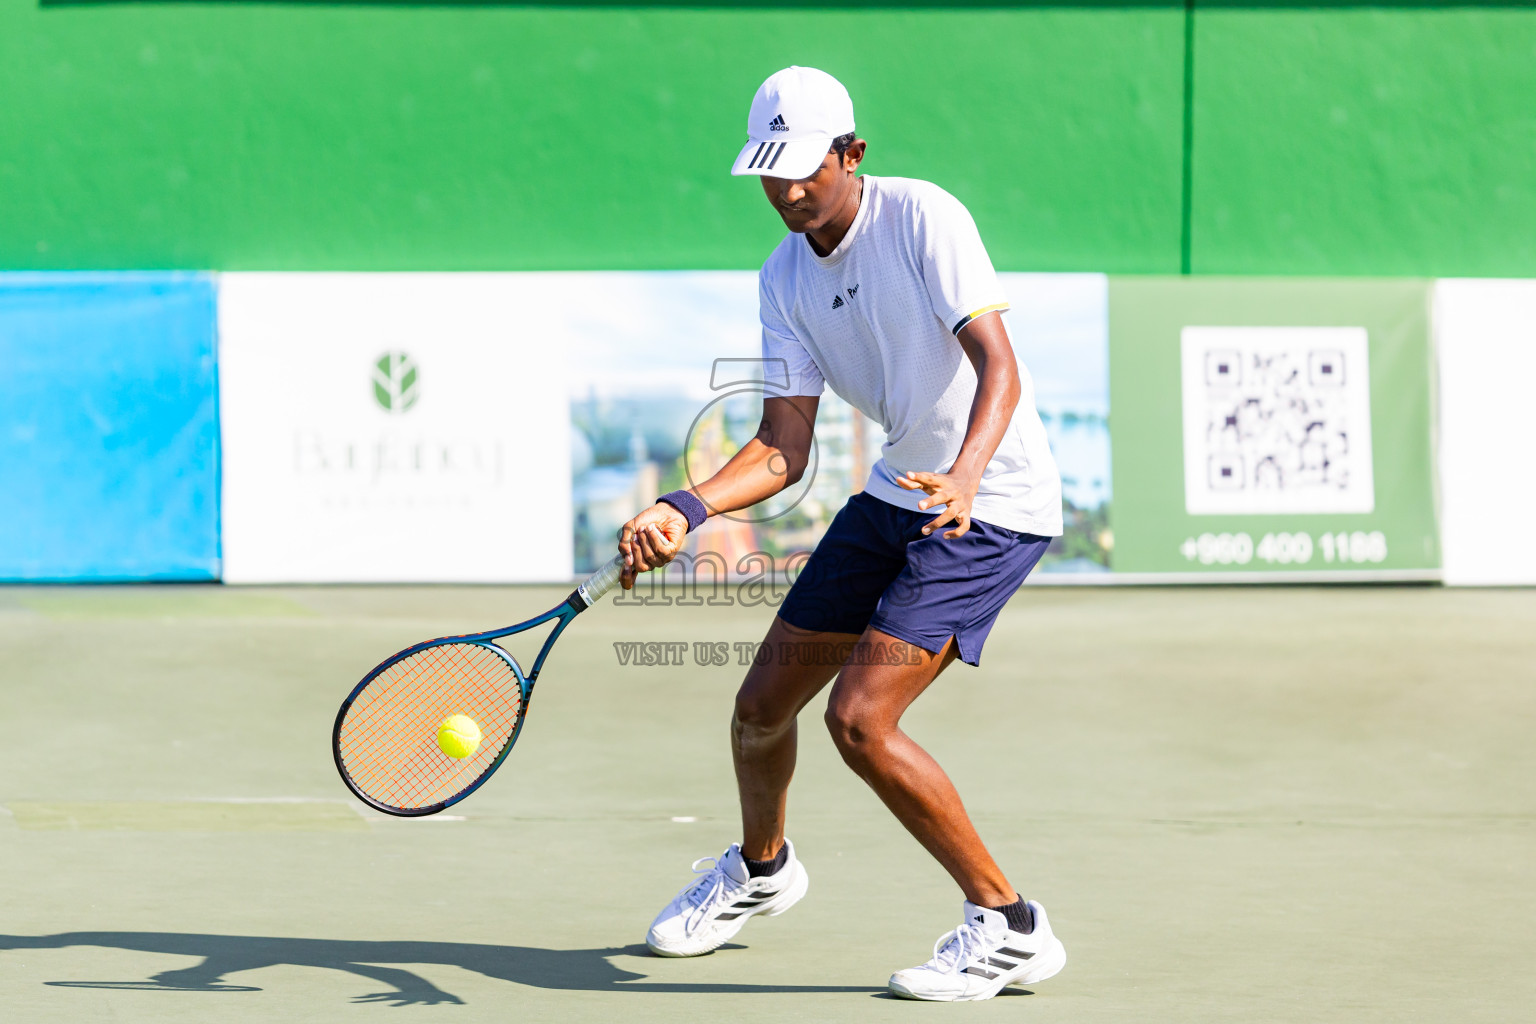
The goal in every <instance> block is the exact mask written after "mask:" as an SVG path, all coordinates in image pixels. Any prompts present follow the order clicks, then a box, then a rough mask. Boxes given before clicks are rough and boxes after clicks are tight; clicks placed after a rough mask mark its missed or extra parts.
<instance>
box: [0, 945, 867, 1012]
mask: <svg viewBox="0 0 1536 1024" xmlns="http://www.w3.org/2000/svg"><path fill="white" fill-rule="evenodd" d="M68 946H101V947H106V948H110V949H124V950H131V951H134V952H140V953H164V954H167V955H170V956H200V957H202V958H203V962H202V963H200V964H196V965H195V966H192V967H185V968H182V969H180V970H174V971H161V972H160V973H159V974H155V975H151V976H150V977H149V978H147V979H145V980H143V981H50V982H46V983H45V984H48V985H56V986H60V987H65V988H105V989H149V990H157V991H168V992H177V991H179V992H259V991H261V989H260V988H259V987H257V986H253V985H244V984H230V983H227V982H226V981H225V978H226V977H228V976H229V975H231V974H239V973H242V972H244V971H255V970H260V969H261V968H263V967H275V966H278V965H282V964H291V965H294V966H298V967H328V968H331V969H332V970H337V971H347V972H349V973H351V974H356V975H360V976H361V977H364V978H369V979H371V980H373V981H377V982H380V983H382V984H385V985H390V986H392V989H391V990H390V991H387V992H374V993H370V994H368V995H365V996H359V997H357V999H356V1001H357V1002H360V1003H380V1004H385V1005H389V1006H417V1005H432V1004H437V1003H463V1002H464V1000H462V999H460V998H459V997H458V996H456V995H454V994H453V993H451V992H445V991H444V990H442V989H440V988H438V987H437V986H436V985H434V984H432V983H431V982H430V981H428V980H427V979H425V978H423V977H421V976H420V975H419V974H414V973H412V972H411V971H408V970H405V969H404V968H401V967H392V966H387V965H390V964H413V965H414V964H445V965H448V966H452V967H462V968H464V969H465V970H467V971H475V972H477V973H479V974H483V975H485V976H486V977H488V978H498V979H500V980H502V981H511V982H516V983H517V984H519V985H531V986H535V987H537V988H548V989H566V990H585V991H594V992H623V991H629V992H672V993H677V992H695V993H727V994H728V993H771V992H802V993H803V992H870V991H873V990H872V989H871V988H869V987H868V986H848V985H719V984H710V985H697V984H680V983H676V982H650V983H643V984H634V983H635V982H644V979H645V978H646V977H647V976H646V975H644V974H636V973H635V972H633V971H626V970H623V969H621V968H618V967H615V966H614V965H613V964H611V963H609V962H608V958H609V957H612V956H647V955H649V953H648V951H647V950H646V948H645V947H644V946H640V945H634V946H623V947H614V948H611V949H539V948H537V947H533V946H487V945H481V944H476V943H468V942H370V941H348V940H345V939H283V938H274V937H270V936H262V935H193V934H186V933H181V932H63V933H60V934H58V935H36V936H27V935H0V950H21V949H63V948H65V947H68Z"/></svg>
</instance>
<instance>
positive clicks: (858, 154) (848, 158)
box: [843, 139, 865, 171]
mask: <svg viewBox="0 0 1536 1024" xmlns="http://www.w3.org/2000/svg"><path fill="white" fill-rule="evenodd" d="M864 146H865V142H864V140H863V139H854V140H853V145H851V146H849V147H848V148H847V149H846V150H844V151H843V170H845V171H856V170H858V169H859V164H860V163H862V162H863V161H864Z"/></svg>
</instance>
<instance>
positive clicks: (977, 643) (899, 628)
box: [779, 494, 1051, 665]
mask: <svg viewBox="0 0 1536 1024" xmlns="http://www.w3.org/2000/svg"><path fill="white" fill-rule="evenodd" d="M935 515H936V513H933V512H914V511H912V510H910V509H905V508H897V507H896V506H895V505H892V504H891V503H890V502H886V501H881V500H880V499H879V498H873V497H870V496H869V495H868V494H855V495H854V496H853V497H851V498H849V499H848V504H846V505H844V506H843V509H842V511H841V512H839V513H838V514H837V517H836V518H835V519H833V520H832V525H831V526H829V527H827V532H826V535H825V536H823V537H822V538H821V543H819V544H817V545H816V550H815V551H813V552H812V553H811V557H810V560H809V561H808V562H806V564H805V568H803V569H802V570H801V571H800V575H799V577H798V578H796V580H795V585H794V586H793V587H791V588H790V589H789V594H788V596H786V597H785V598H784V604H783V605H782V606H780V608H779V618H781V619H783V620H784V621H785V622H787V623H789V624H790V625H791V626H795V627H798V628H799V629H805V630H812V631H815V632H824V633H863V632H864V629H865V627H866V626H873V627H875V628H876V629H878V630H881V631H882V632H885V633H889V634H890V635H891V636H894V637H897V638H899V639H902V640H905V641H907V642H908V643H912V644H916V645H917V646H919V647H921V648H923V649H924V650H926V651H933V652H935V653H937V652H939V651H941V650H943V649H944V645H945V644H946V643H948V642H949V638H950V637H954V638H955V642H956V644H957V645H958V646H959V648H960V660H961V661H964V662H965V663H966V664H968V665H975V664H978V663H979V662H980V660H981V646H982V644H984V643H985V642H986V640H987V634H988V633H990V632H991V631H992V623H994V622H996V621H997V614H998V612H1000V611H1002V610H1003V605H1005V604H1007V603H1008V599H1009V598H1010V597H1012V596H1013V593H1014V591H1016V590H1018V589H1019V584H1021V583H1023V582H1024V577H1026V576H1028V575H1029V571H1030V570H1031V569H1033V568H1034V567H1035V564H1036V563H1037V562H1039V561H1040V556H1041V555H1043V554H1045V549H1046V548H1047V547H1049V546H1050V543H1051V538H1049V537H1037V536H1035V535H1034V534H1032V533H1015V532H1014V531H1012V530H1006V529H1004V528H1003V527H1001V526H993V525H992V524H990V523H981V522H977V521H976V520H974V519H973V520H971V529H970V531H969V532H968V533H966V534H965V535H964V536H963V537H956V538H955V539H953V540H946V539H945V538H944V531H945V530H948V529H952V528H953V524H948V525H945V526H944V527H942V528H940V529H938V530H935V531H934V532H933V533H932V534H930V535H928V536H926V537H925V536H923V526H924V525H925V524H926V523H928V522H930V521H932V520H933V518H934V516H935Z"/></svg>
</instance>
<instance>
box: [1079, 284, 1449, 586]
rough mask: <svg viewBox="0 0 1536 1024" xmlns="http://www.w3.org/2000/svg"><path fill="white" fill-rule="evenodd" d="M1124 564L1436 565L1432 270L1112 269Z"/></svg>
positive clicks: (1310, 568) (1274, 569)
mask: <svg viewBox="0 0 1536 1024" xmlns="http://www.w3.org/2000/svg"><path fill="white" fill-rule="evenodd" d="M1109 349H1110V360H1109V365H1110V409H1111V414H1110V447H1111V452H1112V464H1113V477H1114V489H1115V501H1114V506H1113V509H1112V514H1111V520H1110V525H1111V529H1112V531H1113V539H1114V540H1113V542H1114V556H1113V562H1112V565H1113V567H1114V570H1115V572H1116V573H1117V574H1120V573H1127V574H1138V573H1155V574H1159V575H1160V576H1161V575H1162V574H1168V573H1177V574H1195V575H1197V576H1199V577H1203V578H1211V577H1212V576H1213V575H1217V576H1220V577H1225V578H1230V579H1233V580H1234V581H1236V580H1238V579H1242V578H1250V579H1251V578H1255V577H1257V578H1260V579H1277V578H1285V577H1287V576H1289V577H1291V578H1306V579H1315V578H1324V579H1326V578H1332V577H1344V578H1348V577H1351V576H1353V577H1356V578H1360V577H1362V576H1365V577H1370V578H1385V579H1393V578H1396V579H1433V578H1438V574H1439V568H1440V549H1439V540H1438V533H1437V529H1436V522H1435V499H1434V477H1433V452H1432V448H1431V426H1432V413H1431V408H1432V392H1431V379H1432V378H1431V372H1430V371H1431V365H1432V363H1431V360H1432V354H1431V346H1430V317H1429V283H1428V282H1426V281H1418V280H1391V281H1384V280H1308V279H1296V278H1290V279H1283V280H1282V279H1255V278H1209V277H1203V278H1157V277H1146V278H1111V279H1110V284H1109Z"/></svg>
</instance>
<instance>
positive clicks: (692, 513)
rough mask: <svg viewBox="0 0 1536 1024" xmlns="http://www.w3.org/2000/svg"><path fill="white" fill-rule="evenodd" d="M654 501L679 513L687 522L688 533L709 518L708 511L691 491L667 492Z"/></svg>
mask: <svg viewBox="0 0 1536 1024" xmlns="http://www.w3.org/2000/svg"><path fill="white" fill-rule="evenodd" d="M656 500H657V501H663V502H666V503H667V504H668V505H671V506H672V507H673V508H675V509H677V510H678V511H679V512H681V513H682V514H683V518H684V519H686V520H688V532H689V533H692V532H693V531H694V530H697V529H698V528H699V527H700V526H701V525H703V523H704V520H706V519H708V518H709V509H707V508H705V507H704V503H703V502H702V501H700V500H699V498H698V495H696V494H694V493H693V492H692V491H668V492H667V493H666V494H663V495H662V496H661V497H659V498H657V499H656Z"/></svg>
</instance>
